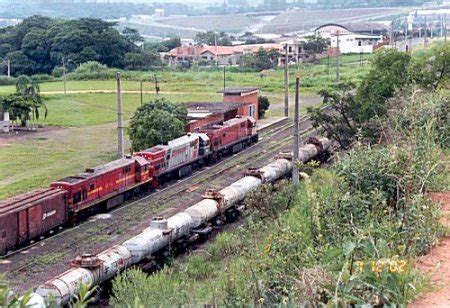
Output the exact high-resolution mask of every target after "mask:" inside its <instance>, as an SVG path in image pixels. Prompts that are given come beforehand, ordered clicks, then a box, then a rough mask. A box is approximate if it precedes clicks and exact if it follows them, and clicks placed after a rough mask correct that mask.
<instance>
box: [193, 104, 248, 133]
mask: <svg viewBox="0 0 450 308" xmlns="http://www.w3.org/2000/svg"><path fill="white" fill-rule="evenodd" d="M240 107H241V104H240V103H230V104H224V103H222V102H191V103H186V108H187V110H188V115H187V120H188V124H187V125H186V131H187V132H195V131H199V130H201V129H202V128H205V127H207V126H210V125H214V124H220V123H222V122H224V121H227V120H229V119H233V118H235V117H236V116H237V115H239V113H238V112H239V108H240Z"/></svg>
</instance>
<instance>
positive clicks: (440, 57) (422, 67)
mask: <svg viewBox="0 0 450 308" xmlns="http://www.w3.org/2000/svg"><path fill="white" fill-rule="evenodd" d="M410 75H411V81H412V82H415V83H417V84H419V85H421V86H422V87H424V88H426V89H431V90H436V89H437V88H439V87H441V86H442V85H444V84H446V83H447V82H448V81H449V78H450V44H442V45H437V46H434V47H433V48H432V49H431V53H430V54H429V55H426V56H425V57H424V58H419V59H417V58H415V59H413V60H412V61H411V67H410Z"/></svg>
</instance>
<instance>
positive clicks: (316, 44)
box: [302, 35, 330, 59]
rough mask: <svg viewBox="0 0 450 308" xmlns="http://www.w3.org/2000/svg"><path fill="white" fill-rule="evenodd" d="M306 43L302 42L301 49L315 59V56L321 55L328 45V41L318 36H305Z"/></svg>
mask: <svg viewBox="0 0 450 308" xmlns="http://www.w3.org/2000/svg"><path fill="white" fill-rule="evenodd" d="M305 39H306V42H302V48H303V50H304V51H306V52H307V53H308V54H310V55H312V56H313V58H314V59H315V57H316V54H318V53H319V54H320V53H323V52H324V51H326V49H327V48H328V46H329V45H330V41H329V40H327V39H324V38H323V37H321V36H320V35H310V36H305Z"/></svg>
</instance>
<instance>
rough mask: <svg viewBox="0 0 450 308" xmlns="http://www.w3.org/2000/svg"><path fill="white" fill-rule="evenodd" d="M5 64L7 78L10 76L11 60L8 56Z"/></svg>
mask: <svg viewBox="0 0 450 308" xmlns="http://www.w3.org/2000/svg"><path fill="white" fill-rule="evenodd" d="M6 65H7V66H8V78H9V77H11V60H10V59H9V58H8V59H7V60H6Z"/></svg>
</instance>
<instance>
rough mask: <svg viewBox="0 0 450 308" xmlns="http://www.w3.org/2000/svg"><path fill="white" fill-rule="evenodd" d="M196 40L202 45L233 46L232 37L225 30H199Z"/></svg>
mask: <svg viewBox="0 0 450 308" xmlns="http://www.w3.org/2000/svg"><path fill="white" fill-rule="evenodd" d="M194 40H195V42H196V43H197V44H200V45H210V46H215V45H217V46H231V38H230V36H229V35H228V34H226V33H225V32H219V33H217V32H214V31H207V32H199V33H197V34H196V35H195V37H194Z"/></svg>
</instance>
